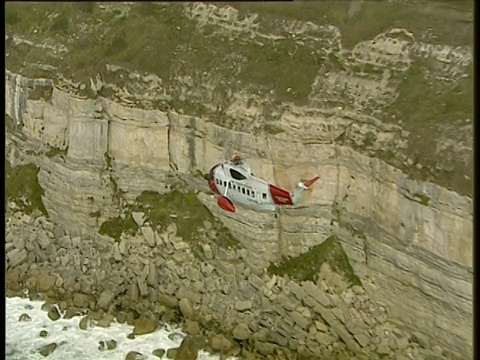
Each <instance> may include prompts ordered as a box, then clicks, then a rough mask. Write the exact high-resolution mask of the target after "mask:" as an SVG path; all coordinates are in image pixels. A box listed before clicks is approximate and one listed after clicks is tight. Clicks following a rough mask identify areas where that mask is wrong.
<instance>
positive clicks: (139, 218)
mask: <svg viewBox="0 0 480 360" xmlns="http://www.w3.org/2000/svg"><path fill="white" fill-rule="evenodd" d="M132 218H133V221H135V223H136V224H137V225H138V226H143V224H144V223H145V213H143V212H140V211H138V212H137V211H134V212H132Z"/></svg>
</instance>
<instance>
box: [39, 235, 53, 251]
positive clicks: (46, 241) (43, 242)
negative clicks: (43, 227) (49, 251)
mask: <svg viewBox="0 0 480 360" xmlns="http://www.w3.org/2000/svg"><path fill="white" fill-rule="evenodd" d="M37 242H38V244H39V245H40V247H41V248H42V249H43V250H45V249H46V248H47V247H48V246H49V245H50V244H51V243H52V240H51V239H50V238H49V237H48V236H47V235H46V234H44V233H39V234H38V237H37Z"/></svg>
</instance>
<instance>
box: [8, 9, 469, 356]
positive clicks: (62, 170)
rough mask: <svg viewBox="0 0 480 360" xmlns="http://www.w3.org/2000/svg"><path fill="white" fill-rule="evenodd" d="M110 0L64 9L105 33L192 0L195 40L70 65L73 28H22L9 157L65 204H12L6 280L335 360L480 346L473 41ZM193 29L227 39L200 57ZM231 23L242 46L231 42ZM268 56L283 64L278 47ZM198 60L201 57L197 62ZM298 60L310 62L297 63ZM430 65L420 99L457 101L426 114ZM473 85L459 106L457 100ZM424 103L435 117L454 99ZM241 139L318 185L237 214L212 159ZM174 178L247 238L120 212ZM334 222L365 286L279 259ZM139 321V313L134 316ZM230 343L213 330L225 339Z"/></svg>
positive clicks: (179, 12)
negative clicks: (134, 58) (34, 169)
mask: <svg viewBox="0 0 480 360" xmlns="http://www.w3.org/2000/svg"><path fill="white" fill-rule="evenodd" d="M112 6H113V7H112ZM115 6H117V5H110V4H105V5H102V7H101V8H99V9H97V10H98V11H99V13H98V14H99V16H100V17H101V19H102V20H101V21H100V22H98V24H96V25H95V28H93V27H92V26H94V25H92V24H89V23H88V21H87V20H86V22H85V23H83V24H76V23H71V24H70V25H69V26H72V27H73V28H74V29H76V27H77V26H78V27H82V26H83V27H82V29H83V30H85V29H90V31H91V32H86V33H88V34H89V35H88V36H91V37H96V36H101V35H99V34H101V33H102V32H107V31H108V30H107V28H106V27H104V26H105V24H106V23H108V21H107V20H106V19H107V18H106V17H107V16H112V14H115V15H114V16H120V17H122V16H126V17H127V18H128V17H129V16H130V17H131V18H132V19H135V16H137V15H135V11H137V10H136V9H140V10H141V9H142V8H141V6H151V7H152V8H151V9H153V10H152V11H151V12H152V13H157V11H158V13H157V15H158V14H160V15H158V16H160V17H161V16H164V15H162V14H170V15H169V16H171V17H173V18H175V19H177V18H176V17H177V16H178V17H179V19H182V20H181V21H180V20H179V21H180V22H179V26H178V27H179V28H180V29H179V30H175V31H178V32H179V35H178V46H174V47H173V48H172V49H165V50H164V51H163V53H165V54H167V55H165V56H166V57H167V60H165V58H163V57H162V58H160V57H159V58H158V61H159V62H161V63H163V64H164V68H165V69H167V68H168V69H169V71H171V73H169V72H163V70H158V69H157V68H148V66H147V62H148V59H147V58H145V59H144V61H145V64H144V65H145V68H140V67H139V64H136V65H138V67H137V68H135V66H132V64H129V66H130V67H125V66H120V64H114V63H115V60H113V59H112V61H110V62H109V63H107V64H103V65H102V66H100V65H99V67H97V68H93V67H92V68H89V67H85V71H84V73H82V74H79V73H78V71H77V70H76V69H67V68H65V67H64V64H68V63H70V64H73V63H74V62H73V61H65V59H70V60H72V59H73V60H74V59H75V56H76V55H75V54H76V53H75V48H76V46H78V45H77V43H76V42H75V41H76V40H74V38H72V39H70V38H64V37H62V36H61V35H58V34H57V35H58V36H56V37H55V40H53V39H41V38H40V35H41V32H38V31H37V32H35V31H33V32H32V33H31V34H29V35H28V36H29V38H28V39H27V38H26V36H27V34H23V33H22V34H16V33H15V32H14V31H15V29H16V28H15V27H7V38H6V51H7V55H6V56H7V58H6V62H7V70H6V75H5V76H6V98H5V105H6V114H8V116H9V118H10V120H11V125H12V128H11V129H9V131H8V132H7V137H6V157H7V159H8V161H9V164H10V165H11V166H12V167H15V166H22V165H24V164H28V163H34V164H36V166H38V168H39V171H38V174H37V175H36V176H37V178H38V184H39V186H41V188H42V189H43V191H44V194H43V196H42V197H41V199H42V201H43V204H44V206H45V209H46V212H48V217H49V218H48V219H47V218H46V217H44V216H39V214H38V213H30V214H24V213H22V212H21V211H18V207H19V204H21V203H18V204H15V203H12V202H10V203H9V213H8V218H7V221H6V228H7V233H6V245H5V253H6V272H7V274H6V281H7V289H9V291H10V292H13V293H15V292H19V291H21V286H24V287H26V288H27V289H28V290H29V291H30V293H31V294H33V293H38V294H39V296H44V297H51V298H54V299H57V300H58V299H62V300H64V301H66V302H67V304H68V305H69V306H79V307H89V308H90V309H91V310H92V311H100V309H101V311H102V312H106V313H107V314H106V315H108V314H110V315H113V313H115V310H114V309H115V305H120V306H122V307H123V308H125V309H129V311H133V310H135V311H137V312H138V313H142V314H145V316H148V315H149V314H150V315H152V316H153V318H162V317H163V318H164V319H165V320H169V319H174V320H175V319H178V318H177V315H179V314H181V315H183V316H185V317H187V318H188V319H189V320H190V321H197V322H198V324H202V326H204V325H208V324H209V322H211V321H213V322H214V323H215V322H216V323H221V324H222V327H223V329H224V333H225V334H227V335H229V336H231V339H232V341H233V339H235V338H236V339H238V340H242V341H243V340H247V339H248V340H249V341H250V344H252V346H254V348H255V351H257V352H258V353H260V354H262V355H264V356H266V355H268V354H271V353H273V352H275V351H280V350H278V348H285V349H286V348H288V349H291V350H292V351H298V353H299V354H300V353H301V354H305V355H313V356H317V355H319V354H321V355H322V356H327V357H328V356H330V357H331V356H333V354H337V353H339V352H342V351H347V352H350V353H357V354H358V353H360V352H363V353H365V354H368V355H369V356H376V355H372V354H378V356H381V355H387V354H388V353H389V351H390V352H392V353H395V354H398V356H399V357H401V356H410V357H412V356H413V357H414V358H416V357H418V355H419V353H420V352H421V353H422V354H424V355H425V356H433V355H431V354H436V355H435V356H437V355H438V356H439V357H441V356H444V357H446V358H451V357H455V356H458V357H459V358H466V357H467V358H468V357H471V356H472V340H471V339H472V336H471V334H472V319H473V317H472V286H471V285H472V276H473V271H472V251H471V250H472V237H473V236H472V235H473V233H472V217H473V215H472V199H471V194H472V191H471V188H472V174H473V170H472V169H473V167H472V124H471V116H472V115H471V112H470V111H469V109H468V101H469V98H468V96H469V94H470V93H469V91H470V92H471V90H469V83H468V81H470V80H471V64H472V51H471V47H470V46H468V45H455V44H451V43H450V44H438V43H435V42H434V41H433V40H431V39H430V40H429V37H428V36H427V34H426V33H425V34H423V33H422V36H421V37H420V38H419V37H418V36H416V35H415V34H413V33H412V32H410V31H408V30H406V29H403V28H392V29H388V30H385V31H382V32H381V33H378V34H375V35H374V36H372V37H371V38H369V39H367V40H365V39H363V40H362V41H359V42H358V43H356V44H354V45H353V46H351V47H349V48H347V47H346V46H344V45H342V35H341V33H340V31H339V29H338V28H337V27H335V26H333V25H329V24H327V25H325V24H324V25H319V24H315V23H313V22H308V21H294V20H285V19H283V20H278V19H273V18H271V17H268V16H259V15H258V14H255V13H250V14H247V15H243V13H239V11H238V10H236V9H235V8H232V7H228V6H227V7H218V6H215V5H212V4H203V3H202V4H200V3H198V4H194V3H191V4H190V3H188V4H187V3H186V4H184V5H181V6H180V5H179V6H178V7H174V5H165V4H161V5H158V7H157V5H156V4H152V5H138V6H139V7H138V8H136V7H135V5H133V7H132V5H131V4H120V3H119V4H118V6H119V8H118V9H117V8H115ZM365 6H366V5H365ZM114 8H115V9H116V10H115V9H114ZM97 10H95V11H97ZM140 10H139V11H140ZM142 11H145V9H144V10H142ZM349 11H350V10H349ZM356 11H357V10H355V11H353V10H352V11H351V14H353V15H351V16H355V15H354V13H355V12H356ZM147 13H149V12H147ZM172 14H173V15H172ZM459 16H460V15H459ZM117 20H118V19H117ZM48 21H50V20H48ZM52 21H53V20H52ZM146 21H147V20H146ZM8 23H9V22H8V21H7V24H8ZM93 29H95V31H93ZM169 31H170V30H169ZM189 31H191V32H198V34H199V36H200V37H199V38H200V39H210V40H208V41H209V43H208V44H203V43H198V42H196V41H203V40H198V39H197V40H196V38H193V37H192V39H191V44H194V45H198V44H201V45H205V48H207V45H208V47H210V48H211V51H212V53H217V54H218V55H221V56H218V59H213V60H211V62H209V61H207V60H205V59H209V58H208V56H207V55H205V54H203V55H202V56H203V57H200V55H198V54H197V55H192V54H194V53H195V52H196V51H199V52H201V50H196V51H193V50H192V49H191V48H189V45H188V43H185V42H183V40H182V39H184V37H185V36H186V34H190V33H189ZM72 33H75V31H73V32H72ZM33 34H36V35H33ZM417 35H418V34H417ZM74 36H77V35H74ZM227 39H228V41H230V42H231V44H235V45H237V47H236V48H235V49H231V48H228V47H227V48H225V46H226V45H220V44H227V43H229V42H226V40H227ZM78 40H79V41H80V40H81V39H78ZM81 41H83V40H81ZM85 41H90V40H88V39H87V40H85ZM112 44H113V42H112ZM153 48H154V45H152V50H151V51H155V50H153ZM26 49H30V50H32V49H34V50H32V52H31V53H30V54H31V56H30V59H32V58H35V57H36V58H38V59H39V62H38V63H37V64H36V65H35V66H34V65H33V64H34V63H30V64H26V63H25V64H23V65H22V66H23V67H19V65H18V64H15V63H11V62H9V60H8V57H9V56H13V55H14V54H15V56H21V54H22V53H23V52H24V51H26ZM198 49H200V47H199V48H198ZM212 49H215V51H213V50H212ZM226 49H227V50H228V51H227V50H226ZM262 49H263V50H262ZM30 50H29V51H30ZM86 51H87V50H86ZM249 51H251V53H250V52H249ZM47 53H48V54H50V55H48V57H47V59H48V60H47V59H46V57H45V54H47ZM271 53H272V54H273V53H275V54H276V56H277V57H278V58H279V59H283V60H275V59H276V58H275V59H272V60H271V61H270V63H269V62H268V61H265V62H263V60H262V57H261V56H264V55H265V54H271ZM227 54H228V56H227ZM187 55H189V56H192V58H191V61H192V64H193V65H194V66H193V65H192V66H189V67H187V66H185V59H186V58H187ZM69 56H72V57H73V58H68V57H69ZM168 56H172V58H174V59H175V61H174V62H173V61H172V62H170V60H169V58H168ZM205 56H207V57H205ZM107 58H108V57H107ZM300 58H301V59H304V61H305V62H304V68H303V69H299V71H298V72H296V71H295V68H293V67H289V64H290V65H292V66H293V64H297V63H298V61H299V60H298V59H300ZM109 59H110V58H109ZM422 59H423V60H422ZM254 60H255V61H256V62H255V64H256V67H252V64H254ZM257 60H258V61H257ZM276 61H278V63H277V62H276ZM40 62H43V63H42V64H40V65H39V63H40ZM47 62H48V64H47ZM170 64H175V66H174V65H172V67H170ZM262 64H263V65H262ZM265 64H268V66H267V67H266V68H265V67H262V66H264V65H265ZM134 65H135V64H134ZM39 66H40V67H42V69H43V70H42V72H41V75H42V76H38V72H37V70H35V69H37V68H39ZM49 66H50V67H49ZM195 66H197V68H195ZM209 66H212V68H210V67H209ZM52 67H53V68H54V70H52ZM72 67H73V65H72ZM282 68H287V71H288V73H289V74H284V75H283V76H278V77H277V78H278V81H276V82H275V83H274V85H272V84H273V83H272V82H271V79H269V78H264V77H262V76H261V74H263V73H268V70H270V71H271V72H272V74H278V71H280V69H282ZM142 69H143V70H142ZM144 70H145V71H144ZM165 71H166V70H165ZM226 74H230V75H229V76H226ZM420 80H421V83H422V84H423V85H425V87H424V88H421V89H423V90H421V91H423V92H424V93H425V94H427V95H428V96H425V98H424V102H425V103H426V104H427V105H428V104H430V103H431V102H437V103H444V104H445V109H444V110H445V113H444V115H442V116H443V118H442V119H439V120H438V122H435V121H433V122H432V120H431V119H430V118H428V119H429V120H428V121H427V120H425V122H422V123H421V126H420V125H419V126H417V125H416V124H417V123H418V119H417V118H416V117H415V115H414V114H412V111H411V110H410V109H409V108H407V107H406V104H414V105H411V106H413V107H415V106H417V105H415V104H418V103H417V102H416V98H415V97H411V96H407V95H406V94H410V93H412V94H414V95H415V94H417V97H419V94H418V92H419V91H420V90H419V89H418V88H416V87H413V86H412V83H411V82H419V81H420ZM456 89H457V90H458V89H460V90H458V94H457V90H456ZM427 90H428V91H427ZM412 91H413V92H412ZM432 94H434V96H433V95H432ZM459 94H460V95H461V94H464V96H465V97H466V101H465V102H462V103H463V104H464V105H465V108H462V109H457V108H456V107H455V106H457V105H454V104H450V102H449V100H448V99H449V98H450V97H451V98H452V99H457V97H456V96H458V98H459V99H463V98H462V97H461V96H460V95H459ZM430 95H431V97H429V96H430ZM447 100H448V101H447ZM452 101H453V100H452ZM455 104H456V103H455ZM167 105H168V106H167ZM425 106H426V105H425ZM442 106H443V105H442ZM449 106H450V107H451V108H453V109H454V110H452V112H449V110H448V109H449ZM416 110H418V112H419V113H421V114H422V116H425V119H427V117H428V116H430V115H429V112H431V113H432V114H436V111H437V110H436V108H434V109H431V110H429V108H428V107H425V108H422V107H421V106H420V105H418V108H417V109H416ZM403 112H404V113H405V114H406V115H405V114H403ZM445 114H446V115H445ZM427 115H428V116H427ZM9 124H10V123H8V124H7V126H9ZM236 152H238V153H241V154H242V155H243V156H244V157H245V158H247V159H248V161H249V163H250V165H251V167H252V169H254V173H255V174H256V175H258V176H259V177H262V178H265V179H268V180H269V181H271V182H272V183H276V184H278V185H280V186H282V187H285V188H289V189H290V188H292V186H293V185H294V184H295V183H296V182H298V180H299V179H301V178H309V177H311V176H313V175H317V174H318V175H320V176H321V182H319V184H318V186H317V185H316V186H315V187H314V188H313V189H312V191H311V192H309V193H308V194H307V195H306V196H305V199H304V201H303V203H302V204H301V206H299V207H297V208H291V209H282V210H281V211H280V212H279V217H278V218H273V216H271V215H269V214H258V213H255V212H252V211H249V210H244V209H241V208H240V209H239V210H238V212H237V213H235V214H233V215H231V214H226V213H224V212H222V211H221V209H219V208H218V207H217V206H216V202H215V200H214V199H213V198H212V197H211V195H210V193H208V188H207V187H206V185H205V184H204V182H203V179H199V178H198V177H196V176H195V175H198V173H204V172H206V171H208V170H209V169H210V167H211V166H212V165H214V164H215V163H216V162H218V161H220V160H222V159H224V158H226V157H230V156H231V155H232V154H233V153H236ZM174 173H175V174H176V176H177V177H178V176H179V177H180V178H182V179H183V180H184V181H186V182H187V183H188V184H189V186H190V187H191V188H194V189H195V190H196V191H197V194H196V195H195V198H198V199H199V200H200V201H201V202H202V203H203V204H204V205H205V206H206V207H207V208H208V209H209V210H210V212H211V213H213V215H214V216H215V217H216V218H217V219H220V221H221V224H222V226H226V227H227V228H228V229H229V230H230V231H231V233H232V234H233V236H234V237H235V238H236V239H238V244H237V243H235V244H236V246H225V243H224V241H226V240H224V234H223V233H222V231H223V230H222V227H221V226H220V225H219V224H217V223H213V220H212V219H207V220H206V223H203V220H202V224H199V225H198V229H200V231H198V232H197V229H194V230H195V234H196V235H195V236H197V237H196V238H195V239H193V238H185V237H186V236H185V233H184V232H183V231H184V230H185V229H182V228H180V229H177V228H176V227H170V228H169V229H162V230H160V229H157V228H155V226H154V224H150V223H149V219H148V218H147V217H145V216H144V215H145V212H144V209H142V211H135V212H133V213H128V212H126V211H125V208H126V206H127V205H132V204H133V203H134V202H135V201H136V199H138V196H139V195H141V194H144V192H145V191H153V192H158V193H160V194H163V193H168V192H169V191H171V190H172V188H173V187H174V186H175V183H174V181H172V177H173V174H174ZM184 191H187V190H184ZM181 215H182V214H178V213H172V214H168V217H169V218H170V219H177V218H178V216H181ZM175 217H177V218H175ZM111 219H116V220H115V221H117V222H116V223H115V224H128V229H127V230H128V231H127V230H126V231H125V232H124V233H122V234H121V235H119V238H118V241H114V240H113V239H112V238H111V237H109V236H102V235H99V234H98V231H99V229H100V228H101V227H102V226H104V224H106V223H108V221H111ZM204 224H205V225H204ZM122 226H123V225H122ZM62 229H65V232H64V231H62ZM332 234H336V236H337V237H338V238H339V239H340V242H341V245H342V247H343V249H344V251H345V253H346V254H347V255H348V258H349V260H350V264H351V266H352V268H353V271H354V273H355V274H356V275H357V276H358V277H359V279H360V280H361V282H362V284H363V287H349V284H348V283H346V282H345V280H344V279H342V278H341V277H338V276H335V275H332V274H336V273H335V272H333V271H332V270H331V269H328V268H327V267H323V268H322V272H320V271H319V275H321V276H320V277H319V278H318V279H317V280H316V281H313V282H312V281H298V280H295V279H291V278H289V277H282V276H276V275H272V274H269V273H268V272H266V271H265V269H266V268H267V267H268V266H269V265H270V264H271V263H277V262H280V261H281V260H282V259H283V258H292V257H296V256H298V255H300V254H303V253H308V251H309V250H310V249H312V248H313V247H314V246H317V245H319V244H321V243H322V242H323V241H325V239H327V238H328V237H329V236H331V235H332ZM192 240H194V241H193V242H196V243H198V244H200V247H196V246H194V245H192ZM199 254H201V257H200V255H199ZM187 264H188V266H187ZM192 264H193V265H192ZM165 269H168V270H165ZM52 274H57V275H52ZM58 274H60V275H58ZM19 284H22V285H21V286H20V285H19ZM167 308H172V309H175V311H176V313H175V312H174V313H172V312H170V311H166V309H167ZM130 314H133V313H130ZM97 315H98V319H97V320H96V321H99V320H102V319H105V317H104V316H105V314H104V313H98V314H97ZM115 315H117V314H115ZM132 316H133V315H130V318H128V316H127V317H126V318H125V320H126V321H127V322H129V323H132V324H133V323H134V322H135V320H136V319H135V318H132ZM92 318H93V316H92ZM85 319H87V318H85ZM88 319H90V318H88ZM225 319H227V320H225ZM107 320H108V318H107ZM107 320H104V321H107ZM109 321H110V320H109ZM107 323H108V321H107ZM82 326H83V328H87V324H86V320H85V321H84V323H83V324H82ZM197 331H199V330H198V329H196V330H195V332H197ZM225 346H226V345H225V341H224V340H221V341H220V340H218V339H216V341H215V347H216V348H222V347H225ZM438 346H441V347H440V348H438ZM212 347H213V346H212ZM227 347H228V346H227ZM250 350H253V348H252V349H249V350H248V351H250ZM246 351H247V350H246ZM429 351H430V352H429ZM422 356H423V355H422ZM371 358H373V357H371Z"/></svg>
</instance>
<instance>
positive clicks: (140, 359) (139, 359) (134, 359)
mask: <svg viewBox="0 0 480 360" xmlns="http://www.w3.org/2000/svg"><path fill="white" fill-rule="evenodd" d="M146 359H147V356H145V355H143V354H142V353H139V352H137V351H130V352H129V353H128V354H127V355H125V360H146Z"/></svg>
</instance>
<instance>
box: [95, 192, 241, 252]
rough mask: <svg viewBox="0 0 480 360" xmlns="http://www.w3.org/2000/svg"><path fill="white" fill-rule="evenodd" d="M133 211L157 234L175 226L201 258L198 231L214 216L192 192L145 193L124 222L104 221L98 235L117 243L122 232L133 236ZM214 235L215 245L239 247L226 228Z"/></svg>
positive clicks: (129, 209) (118, 219) (116, 220)
mask: <svg viewBox="0 0 480 360" xmlns="http://www.w3.org/2000/svg"><path fill="white" fill-rule="evenodd" d="M136 211H140V212H143V213H144V214H145V221H146V222H148V223H149V224H150V226H151V227H152V228H154V229H155V230H156V231H158V232H159V233H161V232H162V231H164V230H165V229H166V228H167V227H168V225H170V224H171V223H175V224H176V226H177V236H180V237H181V238H182V239H183V240H184V241H186V242H188V243H189V244H190V245H191V247H192V250H193V253H194V254H195V256H197V257H199V258H203V251H202V249H201V247H200V243H199V236H198V230H199V228H201V227H203V224H204V222H205V221H206V220H208V221H210V222H211V223H213V222H214V216H213V214H212V213H211V212H210V211H209V210H208V209H207V208H206V207H205V206H204V205H203V204H202V203H201V202H200V201H199V200H198V198H197V196H196V195H195V193H193V192H187V193H183V192H182V191H180V190H178V189H175V190H172V191H171V192H168V193H166V194H159V193H157V192H155V191H144V192H142V193H141V194H140V195H139V196H138V197H137V198H136V200H135V203H134V204H133V205H128V206H127V209H126V211H125V213H126V214H125V218H124V219H122V218H120V217H117V218H114V219H109V220H107V221H105V222H104V223H103V224H102V225H101V226H100V229H99V233H100V234H102V235H108V236H111V237H113V238H114V239H116V240H117V241H119V240H120V237H121V235H122V233H125V234H127V235H134V234H135V233H136V232H137V231H138V226H137V224H136V223H135V221H134V220H133V217H132V215H131V214H132V212H136ZM217 233H218V235H217V238H216V239H215V243H216V244H218V245H220V246H223V247H234V248H237V247H238V241H237V240H236V239H235V238H234V237H233V236H232V235H231V233H230V231H229V230H228V229H227V228H225V227H221V228H219V229H218V231H217Z"/></svg>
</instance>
